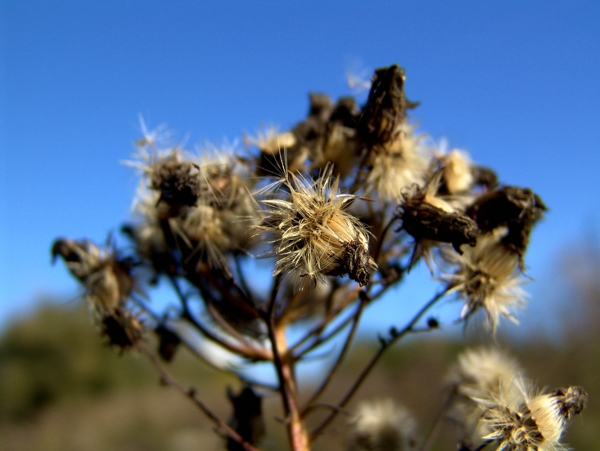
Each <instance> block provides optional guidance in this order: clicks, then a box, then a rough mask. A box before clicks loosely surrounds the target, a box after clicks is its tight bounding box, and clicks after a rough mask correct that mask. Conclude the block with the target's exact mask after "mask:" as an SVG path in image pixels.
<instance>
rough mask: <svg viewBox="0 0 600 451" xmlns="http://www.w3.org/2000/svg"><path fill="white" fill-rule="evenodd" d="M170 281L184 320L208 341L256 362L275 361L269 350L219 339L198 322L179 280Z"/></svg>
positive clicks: (171, 278)
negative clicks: (179, 303)
mask: <svg viewBox="0 0 600 451" xmlns="http://www.w3.org/2000/svg"><path fill="white" fill-rule="evenodd" d="M169 280H170V281H171V285H172V286H173V289H174V290H175V293H177V296H178V297H179V300H180V302H181V306H182V309H183V314H182V318H184V319H185V320H186V321H188V322H189V323H190V324H192V325H193V326H194V327H195V328H196V329H198V331H199V332H200V333H201V334H202V335H204V336H205V337H206V338H207V339H209V340H211V341H213V342H215V343H217V344H218V345H220V346H222V347H223V348H225V349H227V350H228V351H231V352H233V353H235V354H239V355H242V356H244V357H247V358H249V359H251V360H254V361H265V360H266V361H271V360H273V355H272V353H271V352H270V351H269V350H267V349H264V348H256V347H253V346H243V345H242V346H239V345H236V344H234V343H231V342H230V341H227V340H224V339H223V338H221V337H219V336H218V335H217V334H216V333H214V332H213V331H211V330H210V329H209V328H207V327H206V326H205V325H204V324H202V323H201V322H200V321H198V319H196V318H195V317H194V315H193V314H192V313H191V311H190V309H189V306H188V300H187V297H186V296H185V294H184V293H183V292H182V291H181V287H179V284H178V283H177V280H176V279H175V278H174V277H173V276H171V277H170V278H169Z"/></svg>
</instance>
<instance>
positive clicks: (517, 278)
mask: <svg viewBox="0 0 600 451" xmlns="http://www.w3.org/2000/svg"><path fill="white" fill-rule="evenodd" d="M506 232H507V230H506V228H504V227H501V228H498V229H495V230H493V231H492V232H489V233H486V234H482V235H480V236H479V238H478V239H477V244H476V245H475V246H474V247H470V246H463V254H462V255H460V254H458V253H451V252H448V253H446V254H444V257H445V258H446V260H448V261H451V262H453V263H454V264H455V266H456V267H457V268H458V269H457V270H456V272H455V273H454V274H449V275H446V276H445V279H446V281H447V282H448V283H449V285H450V286H451V287H452V291H455V292H456V293H458V295H459V296H460V297H461V298H462V299H463V300H464V302H465V305H464V307H463V309H462V312H461V318H463V319H468V318H469V317H470V316H471V315H472V314H473V313H475V312H476V311H477V310H478V309H480V308H481V309H483V310H484V311H485V313H486V324H487V326H488V328H489V329H490V330H491V332H492V333H495V331H496V327H497V325H498V322H499V319H500V317H501V316H502V317H505V318H508V319H509V320H511V321H513V322H515V323H517V322H518V320H517V318H516V317H515V316H514V314H513V310H514V309H515V308H517V307H521V306H522V305H523V304H524V303H525V297H526V293H525V291H524V290H523V289H522V288H521V285H522V284H523V279H522V277H521V272H520V270H519V268H520V267H519V256H518V254H516V253H514V252H512V251H510V250H509V249H507V247H506V246H505V245H504V244H502V243H501V241H500V240H501V239H502V237H503V236H504V235H505V234H506Z"/></svg>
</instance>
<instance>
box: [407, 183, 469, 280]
mask: <svg viewBox="0 0 600 451" xmlns="http://www.w3.org/2000/svg"><path fill="white" fill-rule="evenodd" d="M442 174H443V173H442V171H437V172H436V173H435V174H434V175H433V176H432V178H431V179H430V180H429V182H428V183H427V184H426V185H425V186H424V187H423V188H416V189H415V188H413V190H412V192H411V193H404V194H403V200H402V203H401V204H400V206H399V208H398V212H397V216H398V218H399V219H401V220H402V226H401V227H400V228H399V229H398V230H397V231H400V230H405V231H406V232H407V233H408V234H409V235H411V236H412V237H413V238H414V239H415V242H416V243H415V251H414V252H413V257H412V259H411V266H412V265H413V264H414V263H415V262H416V260H417V259H418V257H420V256H421V255H423V256H425V259H426V262H427V265H428V266H429V269H430V270H432V268H431V263H430V255H429V252H430V248H431V247H432V246H433V244H434V243H435V242H442V243H452V246H453V247H454V249H455V250H456V252H458V253H459V254H462V253H463V250H462V249H461V246H462V245H463V244H468V245H469V246H470V247H473V246H475V245H476V243H477V237H478V235H479V229H478V228H477V224H475V221H473V220H472V219H471V218H469V217H467V216H466V215H465V214H464V213H462V212H461V211H460V210H457V209H455V208H454V207H453V206H452V205H450V204H449V203H448V202H446V201H445V200H444V199H442V198H441V197H438V196H437V191H438V188H439V185H440V181H441V177H442ZM432 272H433V271H432Z"/></svg>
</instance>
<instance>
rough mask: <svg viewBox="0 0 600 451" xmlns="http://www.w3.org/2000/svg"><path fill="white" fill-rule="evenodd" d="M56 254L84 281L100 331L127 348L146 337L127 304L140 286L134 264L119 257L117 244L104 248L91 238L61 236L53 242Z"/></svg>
mask: <svg viewBox="0 0 600 451" xmlns="http://www.w3.org/2000/svg"><path fill="white" fill-rule="evenodd" d="M52 256H53V258H54V259H56V257H58V256H61V257H62V258H63V260H64V261H65V264H66V265H67V267H68V268H69V270H70V271H71V274H73V276H75V277H76V278H77V279H78V280H79V281H80V282H81V283H82V284H83V285H84V287H85V289H86V294H85V296H86V298H87V299H88V301H89V302H90V304H91V305H92V307H93V308H94V310H95V312H96V315H97V319H98V323H99V325H100V331H101V333H102V334H103V335H104V336H105V337H106V338H107V339H108V343H109V344H110V345H115V346H118V347H120V348H121V349H123V350H125V349H129V348H131V347H133V346H134V345H135V344H136V343H138V342H139V341H140V340H141V339H142V329H143V328H142V324H141V323H140V322H139V321H138V319H137V318H136V317H135V316H134V315H133V314H131V313H130V312H129V311H127V309H126V308H125V303H126V301H127V299H128V298H129V296H130V294H131V292H132V291H133V290H134V289H135V288H136V286H135V280H134V278H133V277H132V276H131V264H130V263H129V262H128V261H127V260H124V259H119V258H118V257H117V254H116V251H115V249H114V248H112V249H109V250H106V251H104V252H103V251H101V250H100V249H99V248H98V247H97V246H96V245H94V244H93V243H91V242H90V241H87V240H81V241H75V240H71V239H58V240H56V241H55V242H54V244H53V246H52Z"/></svg>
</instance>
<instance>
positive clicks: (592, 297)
mask: <svg viewBox="0 0 600 451" xmlns="http://www.w3.org/2000/svg"><path fill="white" fill-rule="evenodd" d="M559 272H560V280H561V281H562V282H561V283H562V285H557V286H556V289H555V290H554V292H555V293H556V294H557V295H558V296H561V297H562V298H564V302H561V303H560V304H559V306H560V307H558V308H559V309H562V310H560V311H559V312H558V314H559V315H560V317H561V321H560V323H558V324H560V326H559V329H558V330H555V331H552V332H553V333H552V336H553V337H554V338H552V339H551V338H548V337H544V336H541V335H533V334H532V336H527V337H526V338H523V339H519V341H518V342H515V341H512V342H511V338H510V337H506V336H501V337H500V338H499V339H498V341H499V342H500V343H502V344H508V345H507V346H505V347H507V348H508V349H509V351H510V352H511V353H512V354H513V355H515V357H517V358H518V359H519V361H520V362H521V363H522V365H523V367H524V368H525V369H526V371H527V373H528V375H529V377H530V378H532V379H533V380H535V381H540V383H545V384H547V385H548V386H549V387H559V386H567V385H580V386H583V387H585V389H586V390H587V391H588V393H589V399H590V401H589V405H588V408H587V410H586V411H585V414H584V415H582V416H581V417H579V418H578V419H577V420H576V421H575V422H574V423H573V424H572V425H571V427H570V429H569V431H568V433H567V436H566V437H565V442H566V443H569V444H570V445H571V446H572V447H573V448H574V449H578V450H589V449H598V443H599V442H600V440H599V439H598V437H599V433H598V430H599V429H598V425H600V408H599V407H598V405H599V404H598V399H600V383H599V382H600V378H599V376H598V374H600V346H598V344H599V343H600V328H599V327H598V323H599V321H600V277H599V276H600V251H599V250H598V246H590V245H589V244H588V245H582V246H576V247H575V248H571V250H569V251H568V252H565V254H564V255H563V256H562V258H561V259H560V267H559ZM90 325H91V319H90V317H89V312H88V311H87V307H86V306H83V305H79V306H76V307H75V306H73V305H64V304H63V305H61V304H60V303H57V302H44V303H41V304H40V307H39V308H38V309H37V310H36V311H35V312H33V313H32V314H30V315H29V316H27V317H24V318H22V319H20V320H18V321H15V322H14V323H13V324H12V325H10V326H9V327H8V328H6V330H5V331H4V332H3V334H2V335H1V336H0V449H1V450H6V451H11V450H24V449H27V450H37V449H39V450H42V449H43V450H45V451H52V450H67V451H68V450H78V451H87V450H90V451H92V450H94V451H103V450H113V449H119V450H130V451H138V450H139V451H146V450H147V451H155V450H156V451H159V450H167V449H168V450H174V451H187V450H192V449H208V450H210V449H215V450H217V449H223V441H221V440H220V439H219V438H218V437H217V436H216V435H215V434H214V433H213V432H212V429H211V425H210V424H208V422H207V421H206V420H205V418H204V417H203V416H202V415H201V414H200V412H198V411H196V410H195V409H194V407H193V406H192V405H191V403H190V402H189V401H188V400H186V399H183V398H182V397H181V396H180V395H179V394H178V393H176V392H175V391H171V390H169V389H166V388H163V387H160V386H159V385H160V384H159V380H158V375H157V374H156V373H155V371H154V369H153V368H152V367H151V366H150V364H149V363H148V362H147V361H146V360H145V359H143V358H135V357H133V358H132V357H131V356H120V355H119V354H118V352H116V351H115V350H114V349H109V348H108V347H107V346H103V345H102V341H101V338H100V337H99V336H98V334H96V333H94V330H93V327H90ZM557 337H559V338H558V339H557ZM477 341H478V337H476V336H474V334H471V333H469V334H467V336H466V337H458V338H456V339H454V340H448V339H447V336H446V339H444V340H443V341H442V340H436V339H431V338H427V339H423V338H421V337H416V338H413V339H411V340H408V341H406V342H403V343H401V344H399V345H398V346H397V347H396V348H395V349H394V350H392V352H390V353H389V354H388V355H387V356H386V358H385V359H384V361H383V362H382V364H381V365H380V366H379V367H378V368H377V371H375V372H374V373H373V374H372V375H371V377H370V379H369V380H368V382H367V384H365V385H364V387H363V388H362V389H361V392H360V394H359V396H358V399H366V398H373V397H379V398H381V397H392V398H394V399H395V400H397V401H398V402H400V403H402V404H404V405H405V406H407V407H408V408H409V410H411V411H412V412H413V413H414V415H415V417H416V418H417V421H418V422H419V424H420V433H421V435H422V436H426V435H427V434H428V433H429V430H430V428H431V425H432V424H433V422H434V419H435V417H436V415H437V414H438V413H439V410H440V408H441V406H442V404H443V398H444V393H445V392H444V376H445V374H446V372H447V369H448V367H449V366H450V365H451V364H452V362H453V361H454V359H455V357H456V355H457V354H458V353H459V352H461V351H462V350H463V349H464V348H465V346H466V345H471V344H474V342H477ZM372 346H374V343H373V340H372V339H369V340H368V341H366V342H362V343H360V342H359V343H358V344H357V345H355V346H354V349H353V353H352V356H351V358H350V359H349V361H348V363H347V364H346V371H345V374H348V376H347V380H345V381H342V382H341V383H340V384H339V385H336V387H334V388H333V390H331V393H328V395H327V397H326V398H325V399H324V401H325V402H327V400H328V399H330V400H331V401H332V402H333V400H335V399H338V398H339V395H340V393H341V392H342V391H343V390H344V389H345V387H347V386H348V384H350V383H351V381H352V380H353V378H352V376H353V375H354V374H355V373H356V370H357V368H358V367H360V363H361V362H364V358H363V356H364V355H370V353H371V352H372ZM182 351H183V352H180V354H179V355H178V357H177V359H176V361H175V362H174V363H173V364H172V366H171V368H172V371H173V372H174V373H175V374H176V375H177V376H178V377H179V378H180V380H182V381H184V382H185V383H186V384H190V385H193V386H194V387H196V388H197V389H198V390H199V391H201V392H202V393H203V395H206V399H207V402H208V403H209V404H212V405H213V407H214V408H215V411H216V412H217V413H218V414H220V415H221V416H222V417H224V418H227V417H228V415H230V412H231V406H230V405H224V404H223V401H222V399H223V397H222V393H223V392H224V391H225V390H226V388H227V386H231V387H234V389H235V390H238V389H239V385H238V384H237V382H236V381H235V380H233V379H232V378H231V377H230V376H227V375H225V373H220V372H218V371H217V370H214V369H212V368H209V367H207V366H202V365H199V364H198V361H197V360H196V359H195V358H193V357H192V356H190V355H188V354H186V352H185V350H182ZM399 368H402V370H401V371H400V370H399ZM336 389H337V390H338V392H336ZM264 404H265V406H264V410H265V419H266V421H267V430H269V424H270V423H272V422H274V421H277V420H275V419H273V417H275V416H277V415H280V414H281V412H279V405H278V403H276V402H271V401H270V400H269V398H265V401H264ZM351 408H352V406H350V409H351ZM315 421H318V418H316V419H315ZM337 421H338V422H340V423H339V424H340V425H341V424H342V423H341V422H347V421H349V420H348V417H345V418H344V417H343V416H340V418H339V419H338V420H337ZM273 429H276V428H271V430H273ZM446 429H447V430H446ZM340 430H341V428H336V427H333V428H332V429H331V431H330V432H329V438H328V440H323V441H322V442H320V443H317V446H316V447H315V449H328V450H329V451H330V450H332V449H344V437H343V436H342V434H339V431H340ZM441 434H442V436H443V435H444V434H452V432H451V429H450V428H442V432H441ZM267 435H268V436H269V438H268V439H267V440H268V442H266V443H265V446H264V447H265V449H285V447H286V445H285V443H286V441H285V438H284V437H277V436H273V435H272V434H267ZM443 442H444V440H440V443H443ZM432 449H433V450H435V449H436V448H435V447H434V448H432ZM437 449H440V450H441V449H442V448H441V447H440V448H437Z"/></svg>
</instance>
